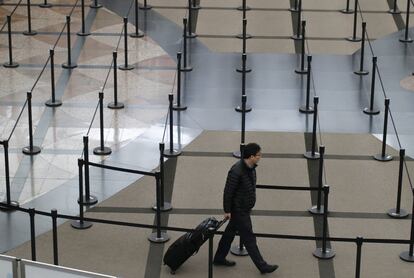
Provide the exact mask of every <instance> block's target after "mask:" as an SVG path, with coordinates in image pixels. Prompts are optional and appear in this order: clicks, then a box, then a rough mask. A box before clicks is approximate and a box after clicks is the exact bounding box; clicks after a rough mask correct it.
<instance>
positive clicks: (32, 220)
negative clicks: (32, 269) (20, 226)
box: [29, 208, 36, 261]
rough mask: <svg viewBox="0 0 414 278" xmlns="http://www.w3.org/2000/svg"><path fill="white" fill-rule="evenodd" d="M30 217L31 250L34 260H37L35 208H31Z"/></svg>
mask: <svg viewBox="0 0 414 278" xmlns="http://www.w3.org/2000/svg"><path fill="white" fill-rule="evenodd" d="M29 217H30V250H31V253H32V261H36V230H35V209H34V208H29Z"/></svg>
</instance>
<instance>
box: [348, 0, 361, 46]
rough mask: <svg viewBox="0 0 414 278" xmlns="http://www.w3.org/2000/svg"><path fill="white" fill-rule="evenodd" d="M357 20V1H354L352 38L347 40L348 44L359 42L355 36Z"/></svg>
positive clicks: (359, 39)
mask: <svg viewBox="0 0 414 278" xmlns="http://www.w3.org/2000/svg"><path fill="white" fill-rule="evenodd" d="M357 20H358V0H355V8H354V26H353V31H352V37H349V38H347V40H348V41H350V42H359V41H361V38H358V37H357V36H356V31H357Z"/></svg>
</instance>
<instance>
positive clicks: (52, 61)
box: [45, 49, 62, 107]
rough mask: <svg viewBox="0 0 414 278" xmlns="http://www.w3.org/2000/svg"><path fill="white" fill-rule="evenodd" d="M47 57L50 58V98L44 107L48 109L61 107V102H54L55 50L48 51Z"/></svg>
mask: <svg viewBox="0 0 414 278" xmlns="http://www.w3.org/2000/svg"><path fill="white" fill-rule="evenodd" d="M49 57H50V86H51V94H52V98H51V99H49V100H48V101H46V102H45V105H46V106H48V107H57V106H61V105H62V102H61V101H60V100H56V98H55V91H56V89H55V50H53V49H49Z"/></svg>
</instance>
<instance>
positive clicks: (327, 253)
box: [313, 185, 335, 260]
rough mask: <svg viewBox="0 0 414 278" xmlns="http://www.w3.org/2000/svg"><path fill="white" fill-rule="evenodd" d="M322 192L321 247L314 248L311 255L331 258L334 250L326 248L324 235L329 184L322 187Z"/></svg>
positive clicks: (326, 224) (325, 233) (326, 228)
mask: <svg viewBox="0 0 414 278" xmlns="http://www.w3.org/2000/svg"><path fill="white" fill-rule="evenodd" d="M323 193H324V202H323V203H324V210H323V228H322V248H316V250H315V251H313V255H314V256H315V257H316V258H319V259H325V260H327V259H332V258H333V257H335V251H334V250H333V249H332V248H328V247H327V246H326V245H327V242H326V236H327V232H328V196H329V185H325V186H324V187H323Z"/></svg>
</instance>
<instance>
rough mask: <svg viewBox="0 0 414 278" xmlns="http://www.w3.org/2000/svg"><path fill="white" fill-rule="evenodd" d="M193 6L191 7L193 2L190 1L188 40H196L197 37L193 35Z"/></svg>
mask: <svg viewBox="0 0 414 278" xmlns="http://www.w3.org/2000/svg"><path fill="white" fill-rule="evenodd" d="M192 10H193V9H192V6H191V0H188V36H187V37H188V38H195V37H197V35H196V34H195V32H194V33H193V31H192V29H193V13H192Z"/></svg>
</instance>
